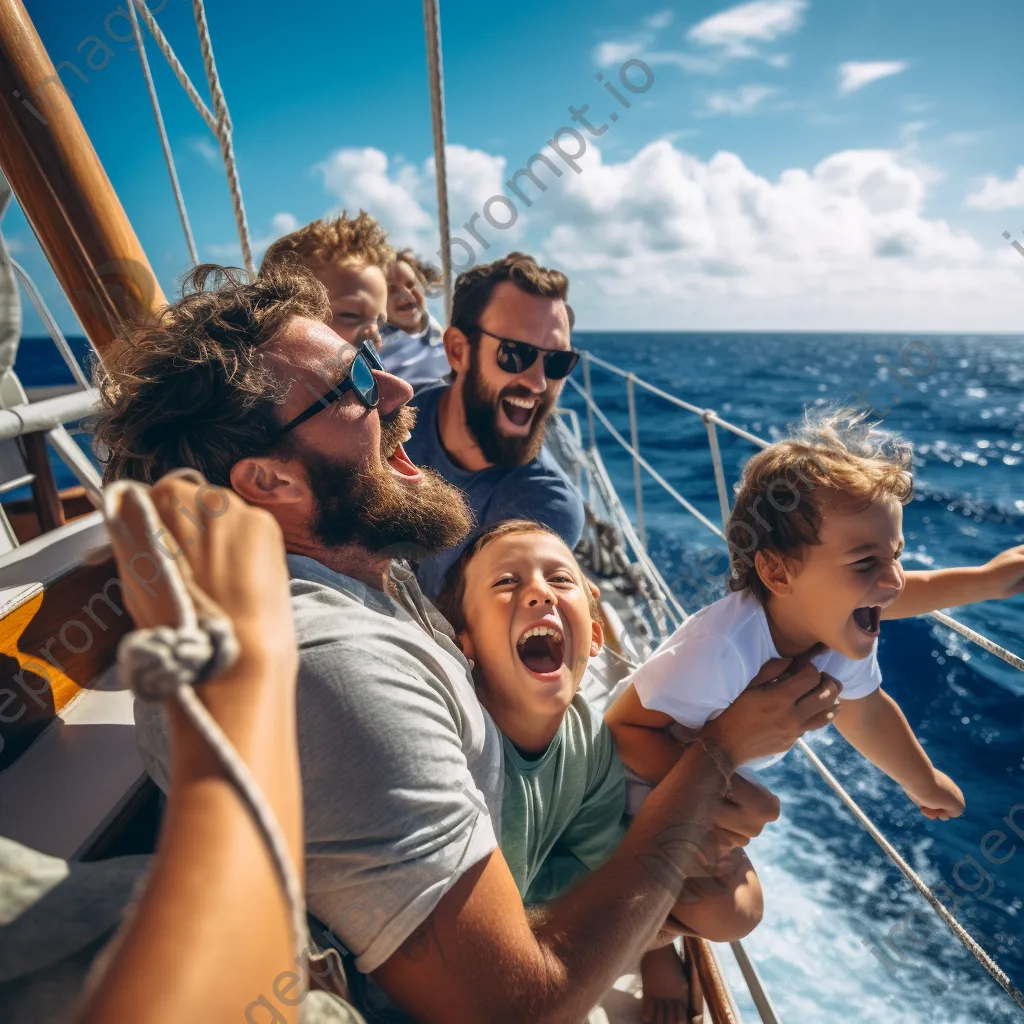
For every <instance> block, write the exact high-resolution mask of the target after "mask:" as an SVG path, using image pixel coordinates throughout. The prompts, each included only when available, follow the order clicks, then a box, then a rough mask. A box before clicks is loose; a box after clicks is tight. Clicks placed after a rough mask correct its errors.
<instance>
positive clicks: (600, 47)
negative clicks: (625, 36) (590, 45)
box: [594, 40, 644, 68]
mask: <svg viewBox="0 0 1024 1024" xmlns="http://www.w3.org/2000/svg"><path fill="white" fill-rule="evenodd" d="M643 48H644V44H643V42H642V41H640V40H624V41H616V40H606V41H605V42H603V43H598V44H597V46H595V47H594V63H595V64H596V65H597V66H598V67H599V68H606V67H610V66H611V65H613V64H621V63H622V62H623V61H625V60H629V58H630V57H635V56H636V55H637V54H638V53H640V52H641V51H642V50H643Z"/></svg>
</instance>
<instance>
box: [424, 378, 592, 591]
mask: <svg viewBox="0 0 1024 1024" xmlns="http://www.w3.org/2000/svg"><path fill="white" fill-rule="evenodd" d="M449 386H450V385H447V384H442V385H440V386H438V387H431V388H426V389H425V390H423V391H421V392H420V393H419V394H417V395H416V398H415V400H414V403H413V404H414V405H415V407H416V408H417V409H419V416H418V417H417V418H416V429H415V430H414V431H413V434H412V437H411V438H410V439H409V440H408V441H407V442H406V444H405V451H406V454H407V455H408V456H409V458H410V459H412V461H413V462H414V463H416V464H417V465H418V466H428V467H429V468H430V469H433V470H434V471H435V472H437V473H440V474H441V476H443V477H444V478H445V480H447V481H448V482H449V483H450V484H454V485H455V486H456V487H458V488H459V489H460V490H463V491H465V493H466V497H467V500H468V501H469V505H470V508H472V509H473V514H474V516H475V517H476V521H477V529H480V528H482V527H484V526H489V525H490V524H491V523H500V522H501V521H502V520H504V519H533V520H535V521H536V522H538V523H543V524H544V525H545V526H549V527H551V529H552V530H554V531H555V532H556V533H557V534H558V535H559V536H560V537H561V538H562V540H564V541H565V543H566V544H568V545H569V547H570V548H574V547H575V546H576V544H577V543H578V542H579V539H580V537H581V536H582V534H583V499H582V498H581V497H580V493H579V491H578V490H576V488H575V487H574V486H573V484H572V482H571V481H570V480H569V478H568V476H566V474H565V473H564V472H563V471H562V468H561V466H559V465H558V463H557V462H556V461H555V458H554V456H553V455H552V454H551V453H550V452H549V451H548V450H547V448H546V447H545V448H542V449H541V453H540V455H538V456H537V458H535V459H534V460H533V461H532V462H528V463H526V465H525V466H491V467H490V468H489V469H481V470H476V471H473V472H470V471H468V470H465V469H462V468H460V467H459V466H456V465H455V463H454V462H452V460H451V459H450V458H449V457H448V453H447V452H446V451H445V450H444V446H443V445H442V444H441V436H440V434H439V433H438V429H437V411H438V407H439V405H440V402H441V396H442V395H443V394H444V393H445V390H446V389H447V388H448V387H449ZM464 547H465V544H460V545H459V546H458V547H455V548H449V550H447V551H443V552H442V553H441V554H440V555H436V556H435V557H433V558H428V559H425V560H424V561H422V562H420V567H419V570H418V572H417V576H418V577H419V583H420V588H421V589H422V591H423V593H424V594H426V595H427V597H429V598H431V599H433V598H435V597H437V594H438V592H439V591H440V589H441V585H442V584H443V583H444V576H445V573H446V572H447V571H448V569H449V568H450V567H451V564H452V563H453V562H454V561H455V559H456V558H458V557H459V553H460V552H461V551H462V549H463V548H464Z"/></svg>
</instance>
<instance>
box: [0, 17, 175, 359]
mask: <svg viewBox="0 0 1024 1024" xmlns="http://www.w3.org/2000/svg"><path fill="white" fill-rule="evenodd" d="M128 142H129V144H130V140H128ZM0 167H2V168H3V171H4V174H6V175H7V180H8V181H10V183H11V187H12V188H13V189H14V194H15V195H16V196H17V197H18V202H19V203H20V204H21V208H22V210H23V211H24V213H25V216H26V217H27V218H28V221H29V223H30V224H31V225H32V228H33V229H34V231H35V233H36V235H37V236H38V238H39V241H40V242H41V244H42V246H43V250H44V251H45V253H46V256H47V259H49V261H50V265H51V266H52V267H53V269H54V272H55V273H56V275H57V279H58V281H59V282H60V284H61V287H62V288H63V289H64V292H65V294H66V295H67V297H68V300H69V302H70V303H71V307H72V309H74V311H75V314H76V315H77V316H78V319H79V321H80V323H81V324H82V327H83V329H84V330H85V332H86V334H87V335H88V337H89V340H90V341H91V342H92V344H93V345H94V346H95V348H96V351H97V352H99V353H100V355H101V356H102V355H103V352H104V351H105V350H106V349H107V348H108V347H109V346H110V344H111V342H113V341H114V340H115V338H116V337H117V336H118V333H119V327H120V324H121V323H122V322H123V320H124V319H126V318H132V319H134V318H137V317H139V316H143V315H145V314H146V313H148V312H150V311H151V310H152V309H154V308H155V307H157V306H161V305H164V304H165V303H166V301H167V300H166V299H165V297H164V294H163V292H162V291H161V289H160V285H159V284H158V283H157V280H156V277H155V276H154V274H153V270H152V268H151V267H150V265H149V261H148V260H147V259H146V254H145V253H144V252H143V251H142V246H141V245H140V244H139V240H138V238H136V237H135V232H134V231H133V230H132V226H131V224H130V223H129V222H128V217H127V216H126V214H125V212H124V210H123V209H122V207H121V203H120V201H119V200H118V198H117V195H116V194H115V192H114V189H113V187H112V186H111V184H110V180H109V179H108V178H107V175H106V172H105V171H104V170H103V166H102V165H101V164H100V161H99V157H98V156H97V155H96V151H95V150H94V149H93V147H92V143H91V142H90V141H89V137H88V135H86V133H85V129H84V128H83V127H82V122H81V121H80V120H79V119H78V115H77V113H75V109H74V107H73V106H72V103H71V100H70V98H69V97H68V94H67V92H66V91H65V89H64V86H63V85H62V84H61V81H60V78H59V76H58V75H57V72H56V70H55V69H54V66H53V63H52V62H51V60H50V58H49V57H48V56H47V54H46V50H45V49H44V48H43V44H42V42H41V40H40V39H39V36H38V35H37V33H36V30H35V27H34V26H33V25H32V21H31V19H30V18H29V16H28V13H27V11H26V10H25V7H24V5H23V4H22V2H21V0H0Z"/></svg>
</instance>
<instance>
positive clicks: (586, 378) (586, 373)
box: [583, 352, 597, 451]
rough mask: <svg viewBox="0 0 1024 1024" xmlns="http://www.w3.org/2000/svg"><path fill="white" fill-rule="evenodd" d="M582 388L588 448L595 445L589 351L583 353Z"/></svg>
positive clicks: (592, 448)
mask: <svg viewBox="0 0 1024 1024" xmlns="http://www.w3.org/2000/svg"><path fill="white" fill-rule="evenodd" d="M583 390H584V392H585V393H586V396H587V429H588V431H589V432H590V448H591V450H592V451H593V450H594V449H595V448H596V447H597V434H596V433H595V431H594V392H593V391H592V390H591V387H590V353H589V352H584V353H583Z"/></svg>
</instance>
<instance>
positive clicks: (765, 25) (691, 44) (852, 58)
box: [4, 0, 1024, 332]
mask: <svg viewBox="0 0 1024 1024" xmlns="http://www.w3.org/2000/svg"><path fill="white" fill-rule="evenodd" d="M26 6H27V8H28V10H29V13H30V14H31V16H32V17H33V19H34V21H35V23H36V26H37V28H38V30H39V32H40V35H41V36H42V38H43V41H44V43H45V44H46V46H47V49H48V51H49V52H50V54H51V57H52V58H53V59H54V61H55V63H56V62H59V61H69V62H71V63H73V64H74V65H75V67H74V68H71V67H65V68H64V70H63V74H62V77H63V80H64V81H65V83H66V85H67V86H68V88H69V90H70V91H71V92H72V93H73V99H74V102H75V105H76V108H77V109H78V111H79V114H80V116H81V117H82V120H83V121H84V123H85V125H86V128H87V130H88V131H89V133H90V135H91V137H92V139H93V141H94V144H95V146H96V149H97V151H98V153H99V155H100V158H101V160H102V161H103V163H104V165H105V167H106V169H107V172H108V174H109V176H110V178H111V180H112V182H113V184H114V187H115V189H116V190H117V192H118V194H119V195H120V196H121V199H122V202H123V203H124V206H125V208H126V210H127V211H128V214H129V216H130V218H131V220H132V222H133V224H134V226H135V229H136V231H137V233H138V234H139V237H140V239H141V241H142V244H143V246H144V248H145V249H146V251H147V253H148V254H149V257H150V260H151V262H152V263H153V265H154V268H155V270H156V271H157V273H158V275H159V277H160V279H161V281H162V283H163V285H164V288H165V290H166V291H167V292H168V294H171V293H173V292H174V291H175V290H176V283H175V282H176V278H177V277H178V275H179V274H180V273H181V271H182V270H183V269H184V268H185V266H186V264H187V261H188V255H187V251H186V248H185V245H184V241H183V236H182V232H181V228H180V225H179V224H178V221H177V215H176V212H175V209H174V205H173V202H172V197H171V192H170V188H169V185H168V180H167V174H166V171H165V169H164V165H163V160H162V156H161V153H160V148H159V143H158V139H157V135H156V131H155V128H154V125H153V119H152V114H151V112H150V108H149V100H148V97H147V96H146V92H145V88H144V85H143V81H142V76H141V71H140V68H139V63H138V58H137V56H136V54H135V53H134V52H132V50H131V44H130V42H127V41H124V40H127V39H128V38H129V34H130V29H129V27H128V23H127V21H126V18H125V16H124V13H123V12H124V10H125V9H124V7H123V0H122V6H121V7H120V8H119V7H117V6H115V4H114V3H113V0H75V2H74V3H71V2H69V0H26ZM150 6H151V8H152V9H153V10H154V12H156V14H157V19H158V21H159V22H160V24H161V26H162V27H163V29H164V31H165V32H166V34H167V36H168V37H169V38H170V40H171V42H172V44H173V45H174V47H175V49H176V51H177V52H178V54H179V56H180V58H181V60H182V62H183V64H184V65H185V67H186V69H187V70H188V72H189V74H190V76H191V77H192V79H193V81H195V82H196V83H197V84H198V85H200V87H201V91H203V92H204V93H205V87H204V82H203V74H202V65H201V61H200V57H199V48H198V44H197V42H196V36H195V27H194V23H193V22H192V13H191V3H189V2H188V0H150ZM207 6H208V15H209V19H210V25H211V31H212V34H213V41H214V46H215V50H216V56H217V62H218V66H219V70H220V73H221V78H222V82H223V85H224V89H225V93H226V95H227V99H228V102H229V104H230V107H231V112H232V116H233V120H234V126H235V146H236V150H237V155H238V160H239V168H240V173H241V179H242V185H243V190H244V197H245V202H246V208H247V213H248V218H249V224H250V229H251V232H252V235H253V237H254V239H255V241H256V242H257V244H258V245H265V244H266V242H267V241H269V240H270V239H271V238H273V237H274V236H275V235H276V234H278V233H280V232H281V230H283V229H287V228H288V227H289V226H291V225H295V224H298V223H303V222H305V221H307V220H310V219H312V218H314V217H317V216H321V215H323V214H324V213H326V212H328V211H331V210H335V209H338V208H340V207H341V206H348V207H349V208H350V209H353V208H358V207H359V206H365V207H366V208H367V209H369V210H370V212H372V213H374V214H376V215H377V216H379V217H380V218H381V220H382V221H383V222H384V223H385V224H386V226H387V227H388V229H389V231H390V232H391V233H392V235H393V236H394V238H395V240H396V241H398V242H400V243H411V244H414V245H416V246H417V247H418V248H419V249H421V250H422V251H423V252H424V253H426V254H428V255H431V254H433V253H435V252H436V250H437V248H438V243H437V233H436V232H437V229H436V205H435V203H434V201H433V187H434V186H433V179H432V174H433V167H432V161H431V154H432V144H431V132H430V110H429V101H428V94H427V87H426V81H427V78H426V58H425V50H424V41H423V22H422V10H421V4H420V3H419V2H418V0H399V2H398V3H393V4H338V3H333V2H332V3H327V2H324V0H308V2H307V3H304V4H294V5H291V7H290V8H289V9H288V11H287V15H286V16H285V15H284V14H282V6H281V5H280V4H279V3H271V2H269V0H249V2H246V3H240V2H238V0H235V2H228V0H208V2H207ZM442 29H443V33H444V61H445V66H444V71H445V83H446V100H447V115H448V141H449V147H450V149H449V163H450V169H449V173H450V186H451V192H452V208H453V222H454V223H453V232H454V233H455V234H456V235H459V236H460V237H463V238H464V239H465V240H466V241H467V243H468V244H471V245H472V247H473V250H474V254H475V256H476V258H477V259H478V260H479V259H485V258H490V257H492V256H496V255H499V254H501V253H502V252H504V251H507V250H508V249H510V248H513V247H519V248H526V249H527V250H529V251H533V252H536V253H537V254H538V256H539V257H541V258H542V259H543V260H545V261H548V262H550V263H554V264H556V265H559V266H562V267H563V268H564V269H566V270H567V271H568V272H569V274H570V278H571V281H572V297H573V300H574V305H575V306H576V308H577V310H578V313H579V319H580V324H581V326H584V327H593V328H624V327H631V326H635V327H642V328H662V329H672V328H675V329H687V328H692V329H712V328H721V329H729V328H738V329H756V328H761V327H763V328H772V329H844V330H845V329H873V330H888V329H901V330H913V329H919V330H968V331H970V330H1014V329H1019V327H1020V325H1021V324H1022V323H1024V288H1022V287H1021V285H1022V284H1024V259H1022V258H1021V256H1020V255H1019V254H1018V253H1017V252H1015V251H1014V250H1013V249H1012V248H1011V247H1010V245H1009V243H1008V242H1007V241H1006V240H1005V239H1004V238H1003V237H1002V232H1003V231H1004V230H1009V231H1010V232H1011V233H1012V234H1013V235H1014V236H1015V237H1018V238H1020V239H1021V240H1022V241H1024V141H1022V140H1024V132H1022V127H1024V104H1022V102H1021V101H1022V99H1024V84H1022V83H1024V75H1022V74H1021V65H1020V59H1019V52H1018V51H1019V48H1020V40H1021V39H1024V4H1021V3H1019V2H1011V0H976V2H974V3H972V4H969V5H966V4H964V3H963V2H962V0H932V2H930V3H928V4H927V5H925V4H923V3H922V2H920V0H885V2H882V0H858V2H857V3H837V2H835V0H758V2H755V3H748V4H741V5H731V6H730V5H728V4H722V3H715V2H708V0H692V2H688V3H686V4H682V3H676V4H656V3H655V4H650V5H646V6H645V5H638V4H635V3H627V2H625V0H594V2H590V3H586V4H584V3H581V2H575V0H573V2H565V3H559V4H552V3H550V0H548V2H544V3H541V2H539V0H520V2H517V3H515V4H500V5H499V4H490V3H481V2H479V0H477V2H475V3H474V2H470V0H443V2H442ZM147 42H149V43H150V44H151V40H148V37H147ZM148 52H149V55H150V61H151V63H152V65H153V68H154V73H155V76H156V79H157V85H158V89H159V91H160V95H161V99H162V102H163V107H164V115H165V118H166V120H167V125H168V130H169V134H170V137H171V140H172V144H173V146H174V150H175V154H176V157H177V161H178V171H179V174H180V177H181V181H182V186H183V189H184V193H185V196H186V200H187V202H188V206H189V211H190V214H191V218H192V224H193V229H194V231H195V234H196V238H197V242H198V245H199V249H200V255H201V257H202V258H204V259H211V260H214V261H218V262H235V263H237V262H238V261H239V255H238V250H237V243H236V241H235V235H234V226H233V220H232V216H231V206H230V201H229V197H228V193H227V188H226V184H225V177H224V173H223V169H222V167H221V165H220V163H219V156H218V153H217V149H216V146H215V144H214V142H213V139H212V137H211V136H210V134H209V132H208V131H207V129H206V126H205V125H204V124H203V122H202V121H201V120H200V118H199V116H198V115H197V114H196V113H195V111H194V110H193V109H192V107H191V105H190V104H189V102H188V101H187V99H186V98H185V96H184V94H183V93H182V91H181V90H180V88H179V87H178V86H177V84H176V82H175V81H174V79H173V77H172V75H171V74H170V72H169V70H168V69H167V67H166V65H165V64H164V62H163V60H162V58H161V57H160V56H159V54H158V53H157V52H156V49H155V47H153V46H152V45H149V46H148ZM624 61H633V62H634V63H633V64H632V65H631V66H630V67H631V70H629V69H627V71H628V73H629V74H630V75H632V79H631V80H632V81H633V82H634V83H638V82H639V83H641V84H642V83H643V82H644V81H645V74H646V72H644V71H643V70H642V67H644V66H645V67H647V68H649V69H650V73H651V75H652V80H651V83H650V86H649V88H647V89H646V91H644V92H642V93H629V92H628V91H626V90H625V88H624V86H623V85H622V83H621V81H620V77H619V72H620V68H621V66H622V65H623V62H624ZM636 62H642V65H641V64H639V63H636ZM75 69H77V71H76V70H75ZM598 73H600V74H602V75H603V76H604V81H605V82H611V83H613V84H615V85H616V87H617V88H618V90H619V92H620V93H622V94H623V95H624V96H625V97H626V98H627V100H629V101H630V103H631V105H630V106H629V108H628V109H627V108H625V107H624V106H622V105H621V104H620V102H619V101H618V100H617V99H615V98H614V97H613V96H612V95H611V94H610V93H608V92H606V91H605V90H604V88H603V86H602V84H601V83H599V82H598V81H597V80H596V78H595V75H596V74H598ZM83 78H85V79H88V81H84V80H83ZM583 104H589V105H590V107H591V109H590V112H589V114H588V115H587V116H588V118H590V119H592V123H594V124H595V126H596V125H599V124H600V123H607V124H608V128H607V130H606V131H604V132H603V133H602V134H601V135H600V136H599V137H593V136H590V135H589V134H588V133H586V132H584V130H583V127H582V126H580V125H577V128H578V130H579V131H580V132H581V133H583V134H582V137H583V138H584V139H585V142H586V152H585V154H584V155H583V156H582V157H581V158H580V159H579V161H578V166H579V168H580V173H579V174H576V173H574V172H573V170H571V169H570V168H569V167H568V166H567V165H566V164H565V163H564V162H563V161H561V160H559V158H558V156H557V154H555V153H553V152H552V151H551V150H550V149H549V148H548V149H545V148H544V147H545V144H546V142H547V141H548V140H549V139H551V138H552V137H553V136H554V135H555V133H556V132H557V131H558V129H559V128H561V127H563V126H569V127H571V126H572V124H573V122H572V121H571V120H570V115H569V113H568V108H569V106H570V105H575V106H576V107H577V108H579V107H581V106H582V105H583ZM612 112H615V113H617V114H619V115H620V116H619V117H618V118H617V119H616V120H615V121H614V123H611V122H606V121H605V119H606V117H607V115H609V114H611V113H612ZM560 138H561V143H562V146H563V148H565V149H568V150H569V151H570V152H571V151H572V148H573V147H574V146H575V145H576V142H575V141H574V140H573V138H572V136H570V135H569V134H568V133H566V134H563V135H562V136H561V137H560ZM537 152H541V153H543V154H545V155H546V156H547V157H548V158H549V159H550V160H551V161H552V166H554V167H555V168H557V169H558V170H559V172H560V176H559V177H557V178H556V177H555V176H554V175H553V174H552V173H551V172H550V171H549V170H547V169H546V167H545V166H544V165H538V167H539V172H538V173H539V174H540V176H541V177H542V178H544V179H545V181H546V183H547V184H546V191H545V192H543V193H540V192H539V191H538V190H536V189H535V188H534V187H533V186H532V185H530V184H529V183H526V184H525V185H524V186H523V187H524V188H525V190H526V193H527V194H528V197H529V198H530V200H531V205H530V206H529V207H527V206H526V205H525V203H524V202H523V201H522V200H521V199H520V200H519V201H516V200H515V197H514V196H512V193H510V191H509V189H508V188H507V187H506V185H505V182H506V181H507V180H508V179H509V178H510V177H511V175H512V174H513V173H514V172H515V171H516V169H518V168H519V167H521V166H523V164H524V161H526V160H527V159H528V158H529V157H530V156H531V154H534V153H537ZM502 193H504V194H505V195H506V200H501V201H500V202H499V203H498V205H497V206H495V205H494V204H491V207H490V209H491V211H492V213H493V214H494V216H496V217H500V218H506V217H510V216H511V212H510V207H509V203H511V205H512V206H513V207H514V208H515V211H514V212H515V218H516V220H515V223H514V224H513V225H512V226H511V227H510V228H508V229H505V230H500V229H498V228H496V227H493V226H489V225H487V224H486V223H485V222H484V221H483V220H482V219H481V218H480V217H478V218H477V221H476V226H477V230H478V232H479V234H480V236H481V237H483V238H485V239H486V240H487V242H488V244H489V246H490V248H489V249H487V250H484V249H483V247H482V245H481V244H480V243H479V242H478V241H475V240H474V239H473V238H472V236H471V235H470V234H469V233H467V231H466V230H464V229H462V228H461V227H460V225H462V224H464V223H465V222H466V221H467V220H468V219H469V218H470V216H471V215H473V214H474V213H480V212H481V211H482V209H483V205H484V203H485V202H486V200H487V199H488V198H489V197H491V196H495V195H499V194H502ZM509 196H512V199H511V200H510V199H509V198H508V197H509ZM4 230H5V235H6V236H7V237H8V238H9V239H12V240H13V246H14V248H15V250H16V255H17V257H18V258H19V259H21V260H22V261H23V262H24V263H25V264H26V265H27V266H28V267H29V269H30V270H31V272H32V273H33V274H34V275H35V276H36V277H37V279H38V280H39V281H40V283H41V285H42V286H43V288H44V291H45V293H46V295H47V298H48V300H50V301H51V302H52V303H53V305H54V307H55V309H56V311H57V312H58V315H59V318H60V320H61V322H62V324H63V325H64V326H65V328H66V329H69V330H71V329H74V320H73V317H72V316H71V314H70V312H69V311H68V310H67V307H66V305H64V304H63V303H62V301H61V299H60V296H59V290H58V289H57V287H56V285H55V283H53V281H52V277H49V276H48V275H47V272H46V269H45V264H44V261H43V259H42V257H41V255H39V253H38V249H37V247H36V246H35V243H34V241H33V240H32V238H31V233H30V231H29V230H28V228H27V225H26V224H25V222H24V220H23V219H22V218H21V217H20V215H19V214H17V213H12V214H10V215H9V216H8V218H7V220H6V221H5V224H4ZM463 252H464V250H460V251H459V252H457V254H456V255H457V258H459V259H462V258H463ZM37 326H38V322H37V321H36V320H35V318H34V316H33V315H31V314H26V329H27V330H28V331H30V332H31V331H34V330H35V329H36V328H37Z"/></svg>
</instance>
